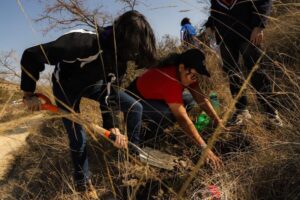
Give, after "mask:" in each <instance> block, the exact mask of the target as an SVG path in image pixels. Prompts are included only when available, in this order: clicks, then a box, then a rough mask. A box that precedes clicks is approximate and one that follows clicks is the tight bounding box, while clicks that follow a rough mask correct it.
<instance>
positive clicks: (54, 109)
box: [35, 93, 59, 112]
mask: <svg viewBox="0 0 300 200" xmlns="http://www.w3.org/2000/svg"><path fill="white" fill-rule="evenodd" d="M35 95H36V96H37V97H38V98H40V99H42V100H43V101H42V104H41V109H42V110H49V111H51V112H59V108H58V107H57V106H55V105H53V104H52V103H51V101H50V99H49V98H48V97H47V96H45V95H43V94H41V93H35Z"/></svg>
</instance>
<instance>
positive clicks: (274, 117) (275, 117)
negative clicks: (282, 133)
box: [269, 110, 283, 127]
mask: <svg viewBox="0 0 300 200" xmlns="http://www.w3.org/2000/svg"><path fill="white" fill-rule="evenodd" d="M269 121H270V123H271V124H272V125H274V126H277V127H283V121H282V119H281V118H280V117H279V114H278V111H277V110H276V111H275V113H274V114H269Z"/></svg>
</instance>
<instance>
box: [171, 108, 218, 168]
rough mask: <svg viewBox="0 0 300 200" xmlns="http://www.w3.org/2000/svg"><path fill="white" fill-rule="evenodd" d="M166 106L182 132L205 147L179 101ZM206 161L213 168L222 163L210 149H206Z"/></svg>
mask: <svg viewBox="0 0 300 200" xmlns="http://www.w3.org/2000/svg"><path fill="white" fill-rule="evenodd" d="M168 106H169V108H170V110H171V112H172V113H173V115H174V116H175V118H176V120H177V122H178V123H179V125H180V127H181V128H182V129H183V130H184V132H185V133H186V134H187V135H189V136H190V137H192V138H194V140H195V141H196V143H197V144H198V145H199V146H200V147H201V148H202V149H204V148H206V146H207V145H206V143H205V141H204V140H203V138H202V137H201V136H200V134H199V133H198V131H197V129H196V128H195V126H194V124H193V122H192V120H191V119H190V118H189V116H188V113H187V111H186V109H185V107H184V106H183V104H180V103H168ZM207 162H209V163H210V162H211V164H212V167H213V168H214V169H219V168H220V167H221V165H222V161H221V160H220V158H219V157H218V156H216V155H215V154H214V153H213V152H212V151H211V150H210V149H208V151H207Z"/></svg>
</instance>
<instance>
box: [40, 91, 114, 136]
mask: <svg viewBox="0 0 300 200" xmlns="http://www.w3.org/2000/svg"><path fill="white" fill-rule="evenodd" d="M35 95H36V96H37V97H38V98H40V99H41V100H43V101H42V105H41V110H48V111H51V112H55V113H57V112H60V109H59V108H58V107H57V106H55V105H53V104H52V103H51V101H50V99H49V98H48V97H47V96H46V95H44V94H41V93H35ZM103 135H104V136H105V137H106V138H108V139H110V140H112V141H115V140H116V138H117V137H116V135H115V134H114V133H112V132H110V131H108V130H105V131H104V134H103Z"/></svg>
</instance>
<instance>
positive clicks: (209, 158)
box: [206, 149, 223, 170]
mask: <svg viewBox="0 0 300 200" xmlns="http://www.w3.org/2000/svg"><path fill="white" fill-rule="evenodd" d="M206 163H207V164H209V165H210V166H211V167H212V168H213V169H214V170H219V169H221V167H222V166H223V162H222V160H221V159H220V158H219V157H218V156H216V155H215V154H214V153H213V152H212V151H211V150H210V149H208V150H207V154H206Z"/></svg>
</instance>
